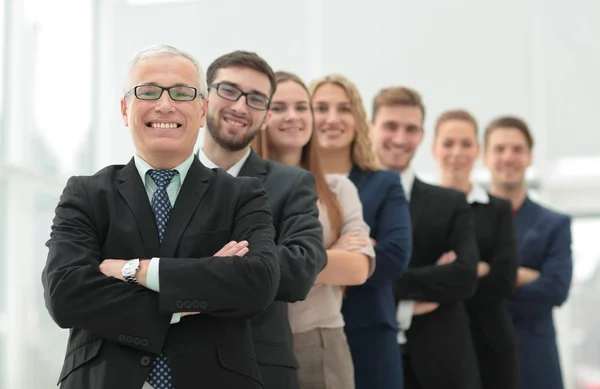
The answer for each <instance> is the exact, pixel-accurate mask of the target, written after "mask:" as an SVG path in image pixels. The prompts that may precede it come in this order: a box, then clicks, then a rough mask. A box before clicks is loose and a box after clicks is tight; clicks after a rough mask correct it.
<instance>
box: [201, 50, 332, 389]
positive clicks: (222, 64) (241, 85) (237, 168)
mask: <svg viewBox="0 0 600 389" xmlns="http://www.w3.org/2000/svg"><path fill="white" fill-rule="evenodd" d="M207 80H208V85H209V97H210V103H209V105H208V114H207V119H206V121H207V124H206V132H205V137H204V144H203V147H202V149H201V150H199V152H198V154H199V157H200V161H201V162H202V163H203V164H204V165H206V166H208V167H219V168H222V169H224V170H227V172H229V173H230V174H231V175H233V176H251V177H258V178H260V180H261V181H262V183H263V185H264V187H265V189H266V191H267V195H268V196H269V201H270V204H271V211H272V213H273V223H274V226H275V231H276V238H275V242H276V244H277V255H278V259H279V264H280V267H281V280H280V283H279V289H278V291H277V296H276V298H275V300H276V301H274V302H273V304H271V306H270V307H269V308H268V309H267V310H266V311H265V312H263V313H262V314H261V315H259V316H258V317H256V318H255V319H253V320H252V334H253V336H254V346H255V349H256V356H257V359H258V363H259V366H260V373H261V376H262V380H263V384H264V386H265V388H267V389H299V381H298V374H297V368H298V364H297V361H296V358H295V356H294V352H293V343H292V332H291V328H290V324H289V320H288V313H287V303H291V302H296V301H300V300H303V299H305V298H306V296H307V294H308V292H309V291H310V289H311V287H312V286H313V284H314V282H315V279H316V277H317V275H318V273H319V272H320V271H321V270H322V269H323V268H324V267H325V265H326V263H327V254H326V252H325V249H324V246H323V228H322V226H321V223H320V222H319V219H318V208H317V192H316V187H315V180H314V177H313V175H312V174H311V173H310V172H308V171H306V170H303V169H300V168H296V167H292V166H288V165H283V164H280V163H277V162H273V161H265V160H263V159H262V158H260V157H259V156H258V155H257V154H256V153H254V152H252V150H251V149H250V142H251V141H252V139H253V138H254V137H255V136H256V134H257V133H258V131H260V130H261V128H262V127H263V123H264V122H265V121H266V120H268V117H269V113H268V108H269V103H270V99H271V96H272V95H273V93H274V91H275V87H276V82H275V75H274V73H273V70H272V69H271V67H270V66H269V65H268V63H267V62H266V61H265V60H264V59H262V58H261V57H259V56H258V55H256V54H255V53H250V52H245V51H235V52H232V53H228V54H225V55H223V56H221V57H219V58H217V59H216V60H215V61H214V62H213V63H212V64H211V65H210V66H209V67H208V71H207Z"/></svg>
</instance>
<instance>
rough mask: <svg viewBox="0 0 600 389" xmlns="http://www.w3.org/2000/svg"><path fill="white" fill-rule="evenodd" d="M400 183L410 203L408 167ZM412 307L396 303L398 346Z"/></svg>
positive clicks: (403, 340) (412, 178) (408, 303)
mask: <svg viewBox="0 0 600 389" xmlns="http://www.w3.org/2000/svg"><path fill="white" fill-rule="evenodd" d="M400 182H401V183H402V188H403V189H404V197H406V201H408V202H410V194H411V192H412V187H413V184H414V182H415V173H414V172H413V170H412V169H411V168H410V167H409V168H407V169H406V170H404V171H403V172H401V173H400ZM413 307H414V301H413V300H403V301H400V302H399V303H398V310H397V311H396V322H397V323H398V335H397V338H398V344H404V343H406V335H405V334H404V331H406V330H408V329H409V328H410V324H411V322H412V316H413Z"/></svg>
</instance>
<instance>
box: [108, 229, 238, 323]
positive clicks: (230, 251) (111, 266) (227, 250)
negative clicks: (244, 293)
mask: <svg viewBox="0 0 600 389" xmlns="http://www.w3.org/2000/svg"><path fill="white" fill-rule="evenodd" d="M248 250H249V249H248V242H247V241H245V240H243V241H241V242H236V241H231V242H229V243H227V244H226V245H225V246H223V247H222V248H221V250H219V251H218V252H216V253H215V255H214V256H215V257H228V256H234V255H235V256H238V257H243V256H244V255H246V253H248ZM125 262H127V261H126V260H125V259H105V260H104V261H102V262H101V263H100V271H101V272H102V273H103V274H104V275H105V276H107V277H114V278H116V279H119V280H121V281H125V279H124V278H123V273H122V271H121V269H122V268H123V265H124V264H125ZM149 264H150V260H149V259H144V260H141V261H140V269H139V270H138V273H137V275H136V279H137V282H138V284H139V285H141V286H144V287H146V275H147V272H148V265H149ZM198 313H200V312H181V313H180V315H181V317H184V316H189V315H196V314H198Z"/></svg>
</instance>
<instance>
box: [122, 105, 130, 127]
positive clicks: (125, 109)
mask: <svg viewBox="0 0 600 389" xmlns="http://www.w3.org/2000/svg"><path fill="white" fill-rule="evenodd" d="M127 108H128V107H127V101H126V100H125V99H124V98H123V99H121V117H122V118H123V124H124V125H125V127H128V126H129V120H128V117H127Z"/></svg>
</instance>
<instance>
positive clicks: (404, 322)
mask: <svg viewBox="0 0 600 389" xmlns="http://www.w3.org/2000/svg"><path fill="white" fill-rule="evenodd" d="M414 305H415V302H414V301H413V300H403V301H400V302H399V303H398V311H397V312H396V320H397V321H398V328H399V329H400V330H402V331H406V330H408V329H409V328H410V324H411V323H412V317H413V308H414Z"/></svg>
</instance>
